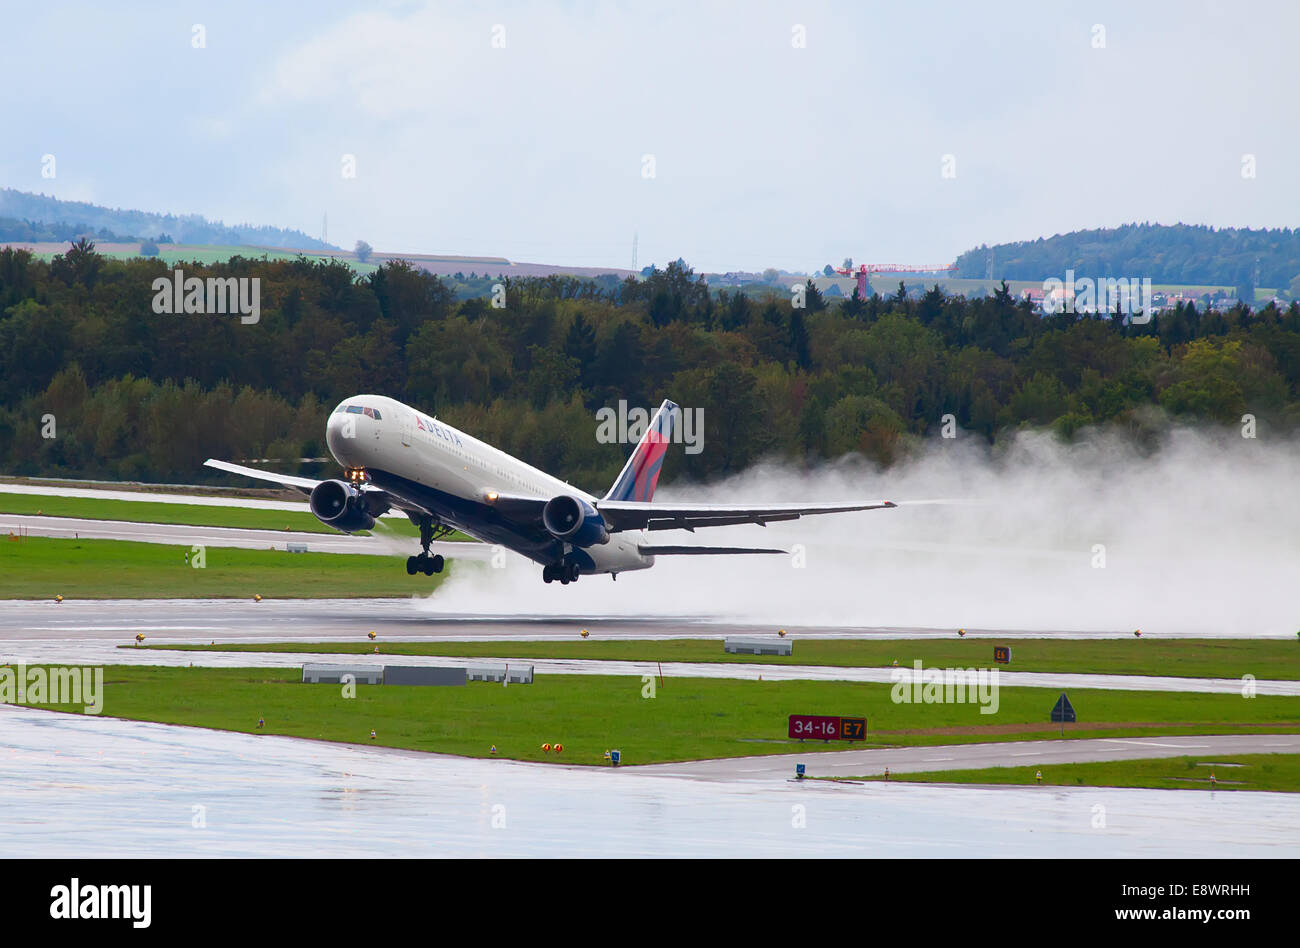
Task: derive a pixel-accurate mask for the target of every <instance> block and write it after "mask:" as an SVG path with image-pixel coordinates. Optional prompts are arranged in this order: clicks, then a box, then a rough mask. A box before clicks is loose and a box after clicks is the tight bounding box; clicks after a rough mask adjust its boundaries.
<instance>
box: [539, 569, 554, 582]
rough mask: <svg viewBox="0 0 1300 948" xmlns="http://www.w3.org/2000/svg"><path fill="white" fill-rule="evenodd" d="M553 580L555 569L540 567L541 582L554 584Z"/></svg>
mask: <svg viewBox="0 0 1300 948" xmlns="http://www.w3.org/2000/svg"><path fill="white" fill-rule="evenodd" d="M555 579H556V576H555V567H554V566H543V567H542V582H544V583H553V582H555Z"/></svg>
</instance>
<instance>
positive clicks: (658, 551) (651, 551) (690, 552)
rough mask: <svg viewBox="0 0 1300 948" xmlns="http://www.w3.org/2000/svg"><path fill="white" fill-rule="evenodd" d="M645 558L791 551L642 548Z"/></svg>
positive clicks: (673, 547) (689, 547)
mask: <svg viewBox="0 0 1300 948" xmlns="http://www.w3.org/2000/svg"><path fill="white" fill-rule="evenodd" d="M638 549H639V550H640V551H641V553H642V555H643V556H708V555H709V554H712V553H782V554H788V553H789V550H755V549H750V548H747V547H743V546H642V547H638Z"/></svg>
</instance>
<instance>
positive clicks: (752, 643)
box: [722, 635, 794, 655]
mask: <svg viewBox="0 0 1300 948" xmlns="http://www.w3.org/2000/svg"><path fill="white" fill-rule="evenodd" d="M722 650H723V651H724V652H736V653H744V654H747V655H793V654H794V640H793V639H782V638H777V637H776V636H772V637H771V638H767V637H766V636H764V637H762V638H755V637H752V636H751V637H742V636H738V635H729V636H727V637H726V638H725V639H723V640H722Z"/></svg>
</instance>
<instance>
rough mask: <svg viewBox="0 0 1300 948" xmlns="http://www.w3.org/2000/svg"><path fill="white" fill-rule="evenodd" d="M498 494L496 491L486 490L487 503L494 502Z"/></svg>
mask: <svg viewBox="0 0 1300 948" xmlns="http://www.w3.org/2000/svg"><path fill="white" fill-rule="evenodd" d="M499 496H500V495H499V494H498V493H497V492H496V491H494V490H490V491H488V492H487V502H488V503H489V504H495V503H496V502H497V497H499Z"/></svg>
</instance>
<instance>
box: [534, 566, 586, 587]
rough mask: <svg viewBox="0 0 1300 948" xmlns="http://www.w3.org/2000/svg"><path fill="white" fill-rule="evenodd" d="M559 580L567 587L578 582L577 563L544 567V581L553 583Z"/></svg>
mask: <svg viewBox="0 0 1300 948" xmlns="http://www.w3.org/2000/svg"><path fill="white" fill-rule="evenodd" d="M557 579H558V580H559V581H560V582H561V583H563V584H564V585H565V586H567V585H569V583H576V582H577V581H578V564H577V563H553V564H551V565H550V566H543V567H542V581H543V582H547V583H553V582H555V581H556V580H557Z"/></svg>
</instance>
